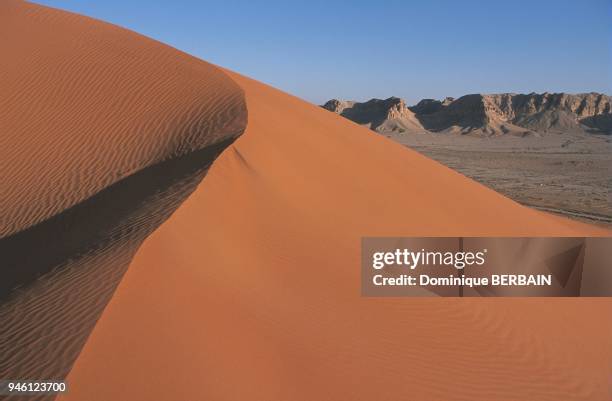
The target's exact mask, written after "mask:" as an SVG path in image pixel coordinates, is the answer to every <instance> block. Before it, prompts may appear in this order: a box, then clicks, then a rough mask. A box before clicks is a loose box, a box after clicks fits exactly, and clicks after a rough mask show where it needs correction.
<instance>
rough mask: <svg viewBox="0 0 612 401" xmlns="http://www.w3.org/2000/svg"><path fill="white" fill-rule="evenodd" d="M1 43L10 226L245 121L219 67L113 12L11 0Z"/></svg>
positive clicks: (4, 213)
mask: <svg viewBox="0 0 612 401" xmlns="http://www.w3.org/2000/svg"><path fill="white" fill-rule="evenodd" d="M0 49H1V51H2V71H1V72H0V88H2V90H1V91H0V132H1V133H2V135H0V172H1V174H2V196H1V197H0V238H2V237H5V236H7V235H10V234H13V233H15V232H18V231H20V230H23V229H26V228H28V227H30V226H32V225H33V224H36V223H39V222H41V221H44V220H45V219H47V218H49V217H51V216H53V215H55V214H58V213H60V212H61V211H63V210H65V209H67V208H69V207H71V206H73V205H75V204H77V203H78V202H81V201H83V200H85V199H87V198H88V197H90V196H92V195H94V194H95V193H97V192H98V191H100V190H102V189H103V188H105V187H107V186H109V185H110V184H112V183H114V182H117V181H119V180H121V179H122V178H125V177H127V176H129V175H130V174H133V173H134V172H136V171H138V170H139V169H142V168H144V167H147V166H150V165H153V164H155V163H159V162H161V161H163V160H167V159H169V158H172V157H176V156H179V155H183V154H186V153H189V152H191V151H194V150H197V149H201V148H203V147H205V146H206V145H210V144H213V143H215V142H219V141H221V140H222V139H224V138H226V137H228V136H235V134H236V133H237V132H239V131H240V129H241V128H242V127H243V125H244V116H245V113H244V104H243V101H242V100H243V99H242V92H241V91H240V89H239V88H238V87H237V86H236V85H235V84H234V83H233V82H232V81H231V80H230V79H228V78H227V77H226V76H225V75H224V74H223V73H222V72H221V71H219V70H218V69H217V68H214V67H213V66H211V65H210V64H208V63H205V62H203V61H201V60H198V59H196V58H194V57H191V56H189V55H187V54H185V53H182V52H179V51H178V50H175V49H173V48H170V47H168V46H166V45H163V44H161V43H159V42H156V41H154V40H151V39H148V38H145V37H143V36H141V35H138V34H135V33H133V32H129V31H127V30H125V29H122V28H119V27H116V26H112V25H110V24H107V23H104V22H100V21H96V20H93V19H91V18H87V17H83V16H79V15H76V14H70V13H66V12H63V11H59V10H54V9H50V8H46V7H41V6H38V5H34V4H30V3H26V2H22V1H17V0H3V1H2V2H0Z"/></svg>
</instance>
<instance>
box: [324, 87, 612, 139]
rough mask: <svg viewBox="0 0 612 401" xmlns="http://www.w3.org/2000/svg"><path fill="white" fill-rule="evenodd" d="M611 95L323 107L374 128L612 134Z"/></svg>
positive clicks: (375, 101)
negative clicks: (413, 104) (410, 104)
mask: <svg viewBox="0 0 612 401" xmlns="http://www.w3.org/2000/svg"><path fill="white" fill-rule="evenodd" d="M611 105H612V97H611V96H607V95H603V94H599V93H582V94H575V95H572V94H566V93H543V94H536V93H530V94H514V93H503V94H492V95H483V94H472V95H465V96H462V97H460V98H458V99H453V98H446V99H444V101H439V100H434V99H424V100H421V101H420V102H419V103H418V104H416V105H415V106H412V107H407V106H406V105H405V102H404V101H403V100H402V99H399V98H395V97H392V98H389V99H386V100H379V99H372V100H370V101H368V102H365V103H358V102H346V101H339V100H331V101H329V102H327V103H326V104H325V105H324V106H323V107H324V108H326V109H328V110H330V111H333V112H336V113H338V114H340V115H342V116H344V117H347V118H349V119H351V120H353V121H355V122H357V123H359V124H363V125H367V126H369V127H370V128H372V129H374V130H376V131H379V132H389V131H425V130H427V131H433V132H456V133H461V134H474V135H485V136H491V135H499V134H514V135H521V136H522V135H529V134H533V133H547V132H572V133H603V134H610V133H612V106H611Z"/></svg>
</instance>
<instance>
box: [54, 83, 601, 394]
mask: <svg viewBox="0 0 612 401" xmlns="http://www.w3.org/2000/svg"><path fill="white" fill-rule="evenodd" d="M231 76H232V77H233V78H234V79H235V80H236V82H238V83H239V84H240V85H241V86H242V88H243V89H244V90H245V93H246V99H247V107H248V110H249V123H248V126H247V130H246V131H245V134H244V135H243V136H242V137H241V138H240V139H239V140H238V141H236V142H235V143H234V144H233V145H232V146H231V148H230V149H228V150H227V151H226V152H224V153H223V154H222V155H221V156H220V157H219V159H217V161H216V162H215V164H214V165H213V166H212V168H211V170H210V172H209V174H208V176H207V178H206V180H205V181H203V183H202V184H201V185H200V186H199V187H198V189H197V190H196V191H195V192H194V193H193V194H192V195H191V196H190V198H189V199H188V200H187V201H186V202H185V203H184V204H183V205H182V206H181V207H180V208H179V209H178V210H177V211H176V213H175V214H174V215H173V216H172V217H171V218H170V219H168V220H167V221H166V222H165V223H164V224H163V225H162V226H161V227H160V228H159V229H158V230H157V231H156V232H155V233H154V234H153V235H151V236H150V237H149V238H148V239H147V240H146V241H145V243H144V244H143V246H142V247H141V249H140V250H139V251H138V253H137V255H136V256H135V258H134V260H133V262H132V264H131V266H130V270H129V271H128V272H127V273H126V275H125V277H124V280H123V281H122V282H121V284H120V285H119V287H118V289H117V292H116V293H115V296H114V297H113V299H112V300H111V301H110V303H109V305H108V307H107V309H106V310H105V312H104V314H103V315H102V317H101V319H100V321H99V322H98V324H97V326H96V327H95V329H94V331H93V333H92V335H91V337H90V338H89V340H88V342H87V344H86V345H85V347H84V349H83V352H82V353H81V354H80V356H79V358H78V360H77V362H76V363H75V366H74V368H73V370H72V371H71V373H70V374H69V376H68V380H69V382H70V385H71V391H70V393H68V394H66V395H65V396H62V397H59V399H61V400H64V401H65V400H74V401H77V400H79V401H80V400H89V401H95V400H101V401H102V400H104V401H106V400H119V399H121V400H132V401H137V400H143V401H144V400H152V399H160V400H177V401H178V400H204V399H209V400H237V401H238V400H240V401H243V400H267V401H272V400H279V401H281V400H282V401H286V400H292V401H297V400H304V401H312V400H318V401H323V400H330V401H331V400H333V401H338V400H351V401H355V400H364V401H365V400H367V401H371V400H466V401H467V400H469V401H474V400H487V401H493V400H508V401H509V400H532V401H536V400H550V401H553V400H554V401H558V400H560V399H563V400H602V399H605V397H606V395H607V394H608V391H609V389H608V386H609V382H608V380H609V377H610V373H611V372H610V364H609V362H610V359H611V358H612V322H611V321H610V319H609V316H610V313H612V302H611V301H610V300H609V299H600V300H599V299H448V298H428V299H416V298H403V299H400V298H396V299H380V298H362V297H360V283H359V255H360V251H359V246H360V238H361V237H362V236H377V235H378V236H400V235H405V236H479V235H483V236H486V235H492V236H521V235H527V236H586V235H608V234H609V233H608V232H606V231H603V230H600V229H598V228H594V227H591V226H587V225H583V224H580V223H576V222H571V221H568V220H565V219H562V218H557V217H553V216H550V215H547V214H544V213H541V212H538V211H534V210H531V209H528V208H525V207H522V206H520V205H518V204H516V203H514V202H512V201H510V200H508V199H506V198H504V197H502V196H501V195H499V194H497V193H495V192H493V191H491V190H489V189H486V188H485V187H483V186H481V185H479V184H477V183H475V182H473V181H471V180H469V179H467V178H465V177H463V176H461V175H460V174H458V173H455V172H453V171H451V170H450V169H448V168H445V167H443V166H442V165H440V164H437V163H435V162H433V161H431V160H429V159H427V158H425V157H424V156H421V155H420V154H418V153H416V152H413V151H411V150H408V149H406V148H404V147H402V146H400V145H397V144H394V143H392V142H391V141H389V140H386V139H384V138H381V137H380V136H377V135H375V134H373V133H371V132H370V131H369V130H367V129H366V128H363V127H359V126H357V125H356V124H354V123H351V122H349V121H347V120H345V119H343V118H341V117H338V116H336V115H334V114H332V113H328V112H326V111H325V110H321V109H320V108H318V107H316V106H313V105H310V104H307V103H305V102H303V101H301V100H299V99H297V98H294V97H292V96H289V95H286V94H284V93H282V92H280V91H277V90H275V89H272V88H270V87H267V86H265V85H263V84H260V83H257V82H255V81H252V80H250V79H247V78H244V77H241V76H238V75H235V74H232V75H231ZM101 378H103V380H100V379H101Z"/></svg>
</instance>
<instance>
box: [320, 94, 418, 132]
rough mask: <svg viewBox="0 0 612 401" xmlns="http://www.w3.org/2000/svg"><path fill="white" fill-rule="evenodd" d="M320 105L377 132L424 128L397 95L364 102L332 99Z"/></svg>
mask: <svg viewBox="0 0 612 401" xmlns="http://www.w3.org/2000/svg"><path fill="white" fill-rule="evenodd" d="M322 107H323V108H324V109H327V110H329V111H332V112H334V113H337V114H340V115H341V116H343V117H346V118H348V119H349V120H352V121H355V122H356V123H358V124H361V125H365V126H367V127H369V128H371V129H373V130H375V131H379V132H387V131H407V130H421V131H423V130H424V128H423V126H422V125H421V124H420V122H419V120H418V119H417V117H416V115H415V114H414V112H413V111H412V110H410V108H409V107H408V106H407V105H406V102H405V101H404V100H403V99H400V98H398V97H390V98H388V99H384V100H383V99H370V100H368V101H367V102H364V103H359V102H354V101H342V100H337V99H332V100H330V101H328V102H327V103H325V104H324V105H323V106H322Z"/></svg>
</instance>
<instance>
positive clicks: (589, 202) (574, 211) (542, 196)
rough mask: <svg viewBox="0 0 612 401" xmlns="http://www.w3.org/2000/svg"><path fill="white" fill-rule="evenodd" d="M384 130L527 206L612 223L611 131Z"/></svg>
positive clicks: (390, 136)
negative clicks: (482, 133) (481, 133)
mask: <svg viewBox="0 0 612 401" xmlns="http://www.w3.org/2000/svg"><path fill="white" fill-rule="evenodd" d="M384 135H386V136H387V137H389V138H391V139H392V140H394V141H396V142H399V143H401V144H404V145H406V146H408V147H410V148H412V149H415V150H417V151H419V152H420V153H422V154H424V155H426V156H428V157H430V158H432V159H434V160H437V161H439V162H440V163H442V164H444V165H446V166H448V167H450V168H452V169H454V170H456V171H458V172H460V173H461V174H464V175H465V176H467V177H470V178H472V179H474V180H476V181H478V182H480V183H481V184H484V185H486V186H487V187H489V188H492V189H494V190H495V191H497V192H500V193H502V194H504V195H506V196H508V197H509V198H512V199H514V200H515V201H517V202H519V203H521V204H523V205H527V206H530V207H534V208H537V209H540V210H545V211H548V212H552V213H556V214H561V215H564V216H566V217H569V218H574V219H578V220H582V221H587V222H591V223H594V224H601V225H607V226H609V225H610V224H612V202H611V199H610V191H611V190H612V143H611V142H612V138H611V137H610V136H609V135H608V136H606V135H591V136H585V135H582V134H575V135H573V134H548V135H543V136H532V137H526V138H521V137H515V136H511V135H509V136H505V137H493V138H480V137H471V136H457V135H453V134H438V133H430V132H424V133H388V134H384Z"/></svg>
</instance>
